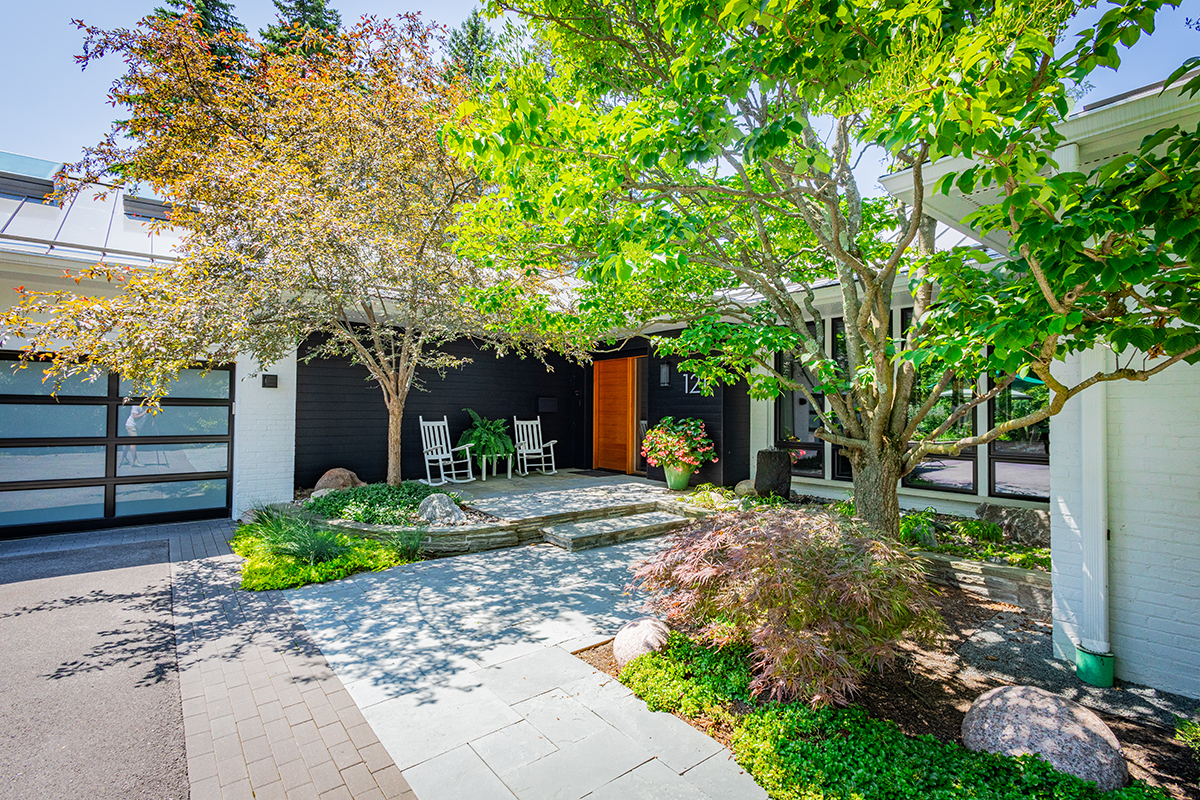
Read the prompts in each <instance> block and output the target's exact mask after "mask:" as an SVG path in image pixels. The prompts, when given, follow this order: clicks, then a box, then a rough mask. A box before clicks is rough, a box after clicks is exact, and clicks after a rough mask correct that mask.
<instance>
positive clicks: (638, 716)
mask: <svg viewBox="0 0 1200 800" xmlns="http://www.w3.org/2000/svg"><path fill="white" fill-rule="evenodd" d="M659 546H661V543H660V542H656V541H654V540H648V541H638V542H630V543H626V544H620V545H614V546H611V547H604V548H598V549H595V550H588V551H583V552H574V553H571V552H566V551H563V550H561V549H559V548H556V547H552V546H550V545H534V546H530V547H520V548H512V549H509V550H502V551H493V552H488V553H478V554H473V555H466V556H459V557H456V558H447V559H440V560H436V561H426V562H421V563H418V564H413V565H409V566H405V567H398V568H395V569H391V570H388V571H386V572H381V573H372V574H368V575H358V576H354V577H353V578H350V579H347V580H344V581H339V582H337V583H332V584H322V585H317V586H307V587H303V588H301V589H295V590H291V591H288V592H286V593H285V595H286V597H287V598H288V601H289V602H290V603H291V605H292V607H293V608H294V609H295V610H296V612H297V613H298V614H299V616H300V618H301V619H302V620H303V622H304V626H305V627H306V628H307V630H308V631H309V633H310V635H311V636H312V637H313V639H314V641H315V642H316V643H317V645H318V646H319V647H320V649H321V652H322V653H323V654H324V656H325V659H326V660H327V661H328V663H329V664H330V666H331V667H332V668H333V671H334V672H335V673H336V674H337V676H338V677H339V678H340V679H341V681H342V683H343V684H344V685H345V687H346V691H347V692H348V693H349V695H350V697H352V698H353V699H354V702H355V704H356V705H357V706H358V707H359V708H360V709H362V713H363V716H364V717H365V718H366V720H367V721H368V722H369V723H370V724H371V727H372V728H373V729H374V731H375V733H376V735H377V736H378V737H379V740H380V741H381V742H382V744H383V746H384V747H385V748H387V751H388V753H389V754H390V755H391V757H392V759H393V760H394V761H395V763H396V765H397V766H398V767H399V768H400V769H401V770H403V774H404V777H405V779H406V780H407V781H408V783H409V784H410V785H411V786H412V788H413V790H414V791H415V792H416V794H417V796H418V797H419V798H421V800H458V798H476V797H478V798H489V799H494V800H507V799H510V798H515V799H517V800H558V799H561V800H575V799H577V798H584V797H589V798H626V799H628V798H655V799H656V800H660V799H662V798H695V799H696V800H705V798H711V800H718V799H720V798H737V799H738V800H755V798H764V797H766V794H765V792H763V791H762V789H760V788H759V787H758V786H757V784H755V783H754V781H753V780H752V779H751V778H750V777H749V776H748V775H746V774H745V773H744V772H743V771H742V770H741V769H740V768H739V767H738V766H737V764H736V763H735V762H734V761H733V760H732V758H731V755H730V753H729V752H728V751H727V750H726V749H725V748H724V747H722V746H721V745H720V743H718V742H716V741H715V740H713V739H711V738H709V737H708V736H705V735H704V734H702V733H700V732H699V731H697V730H695V729H694V728H692V727H691V726H690V725H688V724H687V723H685V722H683V721H682V720H680V719H678V718H676V717H674V716H672V715H670V714H664V713H656V712H651V711H649V710H647V708H646V706H645V704H644V703H643V702H642V701H641V700H639V699H638V698H636V697H635V696H633V694H632V693H631V692H629V690H628V689H626V688H625V687H624V686H622V685H621V684H620V683H618V682H617V681H615V680H613V679H611V678H610V677H609V676H608V675H606V674H604V673H602V672H599V671H597V670H595V669H593V668H592V667H591V666H589V665H588V664H586V663H585V662H583V661H581V660H580V659H578V658H576V657H574V656H573V655H571V653H572V652H573V651H576V650H579V649H582V648H585V647H588V646H591V645H593V644H598V643H600V642H603V641H604V640H606V639H608V638H610V637H612V636H613V635H614V634H615V633H616V632H617V630H618V629H619V628H620V627H621V625H623V624H624V623H625V622H627V621H629V620H631V619H635V618H637V617H639V616H641V615H642V614H641V611H640V608H639V607H640V604H641V603H640V599H638V598H635V597H632V596H630V595H629V594H627V593H625V586H626V585H627V584H628V582H629V579H630V566H631V565H632V564H633V563H634V562H636V561H637V560H639V559H640V558H643V557H645V556H647V555H649V554H650V553H652V552H654V550H656V549H657V548H658V547H659Z"/></svg>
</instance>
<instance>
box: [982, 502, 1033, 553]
mask: <svg viewBox="0 0 1200 800" xmlns="http://www.w3.org/2000/svg"><path fill="white" fill-rule="evenodd" d="M975 516H977V517H979V518H980V519H982V520H987V521H988V522H994V523H996V524H997V525H999V526H1000V530H1002V531H1004V539H1005V541H1009V542H1016V543H1017V544H1022V545H1025V546H1027V547H1049V546H1050V512H1048V511H1041V510H1039V509H1036V508H1009V507H1008V506H996V505H992V504H991V503H982V504H980V505H979V506H978V507H977V508H976V509H975Z"/></svg>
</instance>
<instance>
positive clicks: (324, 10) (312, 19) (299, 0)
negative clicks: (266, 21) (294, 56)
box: [258, 0, 342, 50]
mask: <svg viewBox="0 0 1200 800" xmlns="http://www.w3.org/2000/svg"><path fill="white" fill-rule="evenodd" d="M274 3H275V10H276V11H277V12H278V16H277V17H276V20H275V24H273V25H268V26H267V27H266V28H265V29H263V30H261V31H259V32H258V35H259V36H261V37H262V39H263V41H264V42H266V43H267V49H268V50H279V49H281V48H285V47H288V46H295V45H296V44H297V43H299V42H301V41H302V40H303V39H304V36H305V34H306V33H307V32H309V31H316V32H318V33H321V34H326V35H329V34H334V33H337V32H338V30H339V29H340V28H341V25H342V16H341V14H339V13H338V12H337V9H335V8H332V7H331V6H330V5H329V4H328V2H327V0H274Z"/></svg>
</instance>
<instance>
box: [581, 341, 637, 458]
mask: <svg viewBox="0 0 1200 800" xmlns="http://www.w3.org/2000/svg"><path fill="white" fill-rule="evenodd" d="M646 361H647V359H646V357H645V356H635V357H632V358H610V359H605V360H603V361H596V362H594V363H593V365H592V376H593V381H592V383H593V398H592V400H593V402H592V415H593V418H592V442H593V445H592V448H593V449H592V467H593V468H594V469H611V470H615V471H617V472H624V473H627V474H633V473H636V472H639V471H644V470H645V466H644V460H643V459H642V457H641V449H642V448H641V444H642V437H643V436H644V435H645V432H646V424H647V420H646V413H645V409H646V406H647V402H646V376H645V371H646Z"/></svg>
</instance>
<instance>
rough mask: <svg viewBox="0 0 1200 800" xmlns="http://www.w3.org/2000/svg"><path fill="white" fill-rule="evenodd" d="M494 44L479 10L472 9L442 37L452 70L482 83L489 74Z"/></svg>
mask: <svg viewBox="0 0 1200 800" xmlns="http://www.w3.org/2000/svg"><path fill="white" fill-rule="evenodd" d="M496 44H497V38H496V34H494V33H492V31H491V29H490V28H488V25H487V20H486V19H485V18H484V16H483V14H482V13H481V12H480V10H479V9H478V8H475V9H472V10H471V15H470V16H469V17H467V18H466V19H465V20H463V23H462V24H461V25H459V26H458V27H457V28H455V29H454V30H452V31H450V36H449V37H448V38H447V39H446V57H447V58H448V59H449V61H450V63H451V64H452V65H453V69H455V70H456V71H458V72H460V73H461V74H462V75H465V76H466V77H467V78H468V79H469V80H470V81H472V82H473V83H475V84H482V83H483V82H484V81H486V80H487V79H488V78H489V77H490V76H491V74H492V66H491V62H492V59H493V53H494V51H495V49H496Z"/></svg>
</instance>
